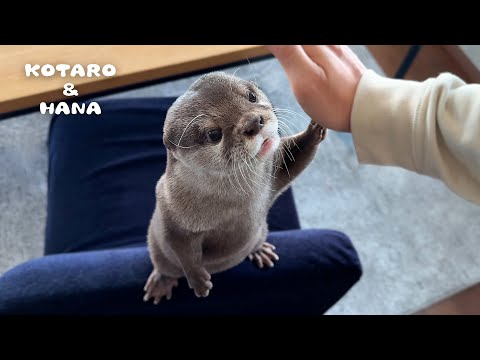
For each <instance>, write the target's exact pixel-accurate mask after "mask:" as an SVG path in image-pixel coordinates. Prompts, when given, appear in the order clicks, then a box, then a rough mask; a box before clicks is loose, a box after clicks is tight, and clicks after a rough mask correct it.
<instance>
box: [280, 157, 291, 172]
mask: <svg viewBox="0 0 480 360" xmlns="http://www.w3.org/2000/svg"><path fill="white" fill-rule="evenodd" d="M280 155H281V156H282V160H283V163H284V164H285V170H287V174H288V177H289V178H290V171H288V166H287V162H286V161H285V158H284V157H283V153H282V152H281V151H280Z"/></svg>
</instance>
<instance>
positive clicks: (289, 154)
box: [283, 144, 295, 162]
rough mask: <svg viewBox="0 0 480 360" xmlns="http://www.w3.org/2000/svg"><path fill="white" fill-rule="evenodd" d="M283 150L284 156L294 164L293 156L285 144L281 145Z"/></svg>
mask: <svg viewBox="0 0 480 360" xmlns="http://www.w3.org/2000/svg"><path fill="white" fill-rule="evenodd" d="M283 148H284V149H285V154H287V156H288V157H289V158H290V160H291V161H293V162H295V156H293V153H292V151H291V150H290V147H289V146H288V145H287V144H283Z"/></svg>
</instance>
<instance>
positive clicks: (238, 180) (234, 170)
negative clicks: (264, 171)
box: [233, 156, 248, 195]
mask: <svg viewBox="0 0 480 360" xmlns="http://www.w3.org/2000/svg"><path fill="white" fill-rule="evenodd" d="M235 165H236V161H235V156H234V158H233V173H234V175H235V180H237V183H238V186H240V189H242V191H243V192H244V193H245V195H248V193H247V192H246V191H245V189H244V188H243V186H242V184H241V182H240V179H239V177H238V174H237V169H236V166H235Z"/></svg>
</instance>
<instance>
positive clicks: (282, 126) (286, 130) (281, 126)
mask: <svg viewBox="0 0 480 360" xmlns="http://www.w3.org/2000/svg"><path fill="white" fill-rule="evenodd" d="M278 128H279V129H280V130H281V131H283V132H284V133H285V135H286V136H289V135H294V134H295V133H294V132H293V131H292V129H290V127H289V126H288V125H287V124H285V123H284V122H283V121H282V120H280V119H278Z"/></svg>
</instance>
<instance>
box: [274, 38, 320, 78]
mask: <svg viewBox="0 0 480 360" xmlns="http://www.w3.org/2000/svg"><path fill="white" fill-rule="evenodd" d="M266 47H267V49H268V50H269V51H270V52H271V53H272V54H273V55H274V56H275V57H276V58H277V59H278V61H279V62H280V64H281V65H282V66H283V68H284V69H285V71H286V72H287V74H288V75H293V74H299V73H304V72H305V71H306V70H308V69H309V68H310V67H312V66H313V65H314V63H313V61H312V59H310V57H309V56H308V55H307V54H306V53H305V51H304V50H303V48H302V47H301V46H300V45H266Z"/></svg>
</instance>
